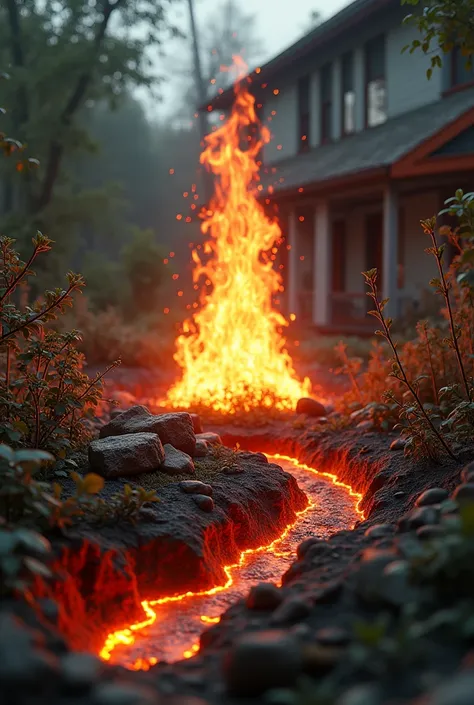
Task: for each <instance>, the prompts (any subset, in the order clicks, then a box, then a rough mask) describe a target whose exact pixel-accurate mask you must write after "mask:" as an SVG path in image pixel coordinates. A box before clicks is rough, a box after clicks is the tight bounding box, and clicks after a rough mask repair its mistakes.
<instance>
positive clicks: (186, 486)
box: [179, 480, 212, 497]
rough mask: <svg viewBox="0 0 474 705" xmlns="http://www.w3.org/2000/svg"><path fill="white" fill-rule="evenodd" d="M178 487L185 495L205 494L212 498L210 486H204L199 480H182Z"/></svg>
mask: <svg viewBox="0 0 474 705" xmlns="http://www.w3.org/2000/svg"><path fill="white" fill-rule="evenodd" d="M179 486H180V487H181V489H182V490H183V492H186V494H207V496H208V497H212V487H211V485H206V484H205V483H204V482H201V481H200V480H183V481H182V482H180V483H179Z"/></svg>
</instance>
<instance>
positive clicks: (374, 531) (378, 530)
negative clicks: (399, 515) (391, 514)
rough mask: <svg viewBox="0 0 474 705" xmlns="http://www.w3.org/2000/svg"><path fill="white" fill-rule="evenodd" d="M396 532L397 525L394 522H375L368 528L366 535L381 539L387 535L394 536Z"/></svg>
mask: <svg viewBox="0 0 474 705" xmlns="http://www.w3.org/2000/svg"><path fill="white" fill-rule="evenodd" d="M394 533H395V526H394V525H393V524H375V525H374V526H370V527H369V528H368V529H367V531H366V532H365V536H367V538H371V539H381V538H385V537H386V536H392V535H393V534H394Z"/></svg>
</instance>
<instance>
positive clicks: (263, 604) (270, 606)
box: [246, 583, 283, 611]
mask: <svg viewBox="0 0 474 705" xmlns="http://www.w3.org/2000/svg"><path fill="white" fill-rule="evenodd" d="M282 600H283V596H282V594H281V590H280V589H279V588H278V587H277V586H276V585H274V583H258V585H253V586H252V587H251V588H250V591H249V594H248V595H247V600H246V606H247V608H248V609H249V610H268V611H272V610H274V609H276V608H277V607H278V606H279V605H280V604H281V602H282Z"/></svg>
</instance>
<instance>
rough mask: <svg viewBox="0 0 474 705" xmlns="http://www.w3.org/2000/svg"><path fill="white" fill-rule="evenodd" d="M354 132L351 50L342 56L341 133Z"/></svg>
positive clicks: (352, 59) (352, 62)
mask: <svg viewBox="0 0 474 705" xmlns="http://www.w3.org/2000/svg"><path fill="white" fill-rule="evenodd" d="M353 132H355V91H354V57H353V54H352V52H349V53H348V54H344V56H343V57H342V134H343V135H351V134H352V133H353Z"/></svg>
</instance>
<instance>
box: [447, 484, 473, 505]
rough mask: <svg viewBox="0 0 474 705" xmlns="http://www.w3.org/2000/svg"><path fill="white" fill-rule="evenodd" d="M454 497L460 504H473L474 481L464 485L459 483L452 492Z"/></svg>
mask: <svg viewBox="0 0 474 705" xmlns="http://www.w3.org/2000/svg"><path fill="white" fill-rule="evenodd" d="M452 498H453V499H454V500H455V501H456V502H458V504H460V505H463V504H473V503H474V483H472V482H468V483H465V484H464V485H458V487H456V489H455V490H454V492H453V494H452Z"/></svg>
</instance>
